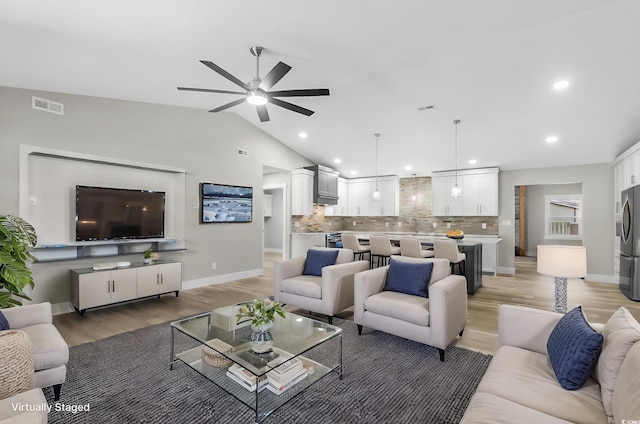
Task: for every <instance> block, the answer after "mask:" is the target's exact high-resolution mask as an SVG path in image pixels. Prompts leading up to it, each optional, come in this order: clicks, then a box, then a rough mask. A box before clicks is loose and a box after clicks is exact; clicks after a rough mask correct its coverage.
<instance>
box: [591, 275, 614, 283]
mask: <svg viewBox="0 0 640 424" xmlns="http://www.w3.org/2000/svg"><path fill="white" fill-rule="evenodd" d="M584 279H585V280H586V281H593V282H594V283H610V284H618V277H616V276H613V275H599V274H587V276H586V277H584Z"/></svg>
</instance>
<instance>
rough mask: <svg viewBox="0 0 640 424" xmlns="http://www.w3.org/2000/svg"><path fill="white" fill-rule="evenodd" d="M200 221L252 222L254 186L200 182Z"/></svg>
mask: <svg viewBox="0 0 640 424" xmlns="http://www.w3.org/2000/svg"><path fill="white" fill-rule="evenodd" d="M200 205H201V207H200V222H203V223H211V222H251V215H252V208H253V187H242V186H233V185H224V184H212V183H200Z"/></svg>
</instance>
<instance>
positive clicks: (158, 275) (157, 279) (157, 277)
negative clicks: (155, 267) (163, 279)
mask: <svg viewBox="0 0 640 424" xmlns="http://www.w3.org/2000/svg"><path fill="white" fill-rule="evenodd" d="M159 284H160V274H156V285H159Z"/></svg>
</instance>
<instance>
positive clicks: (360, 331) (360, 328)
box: [357, 324, 362, 336]
mask: <svg viewBox="0 0 640 424" xmlns="http://www.w3.org/2000/svg"><path fill="white" fill-rule="evenodd" d="M357 325H358V336H362V326H361V325H360V324H357Z"/></svg>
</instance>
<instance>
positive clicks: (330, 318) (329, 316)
mask: <svg viewBox="0 0 640 424" xmlns="http://www.w3.org/2000/svg"><path fill="white" fill-rule="evenodd" d="M327 321H329V324H330V325H331V324H333V317H332V316H331V315H327Z"/></svg>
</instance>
